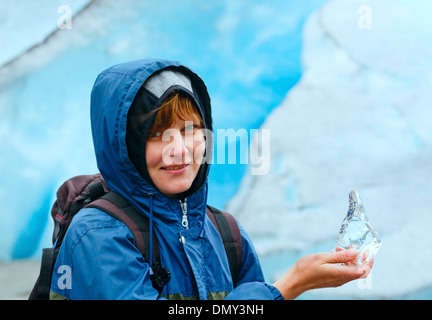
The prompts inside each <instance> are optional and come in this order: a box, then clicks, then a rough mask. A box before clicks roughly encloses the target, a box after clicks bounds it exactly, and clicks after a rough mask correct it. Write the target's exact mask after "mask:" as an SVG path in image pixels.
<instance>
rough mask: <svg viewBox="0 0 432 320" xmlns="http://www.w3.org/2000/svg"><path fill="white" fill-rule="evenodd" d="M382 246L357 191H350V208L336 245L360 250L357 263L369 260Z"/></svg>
mask: <svg viewBox="0 0 432 320" xmlns="http://www.w3.org/2000/svg"><path fill="white" fill-rule="evenodd" d="M380 246H381V238H380V236H379V234H378V233H377V232H376V231H374V230H373V228H372V225H371V223H370V222H369V219H368V218H367V216H366V214H365V210H364V206H363V203H362V202H361V200H360V196H359V194H358V192H357V191H355V190H352V191H351V192H350V193H349V208H348V213H347V215H346V217H345V219H344V220H343V222H342V227H341V229H340V231H339V235H338V239H337V242H336V247H341V248H344V249H348V248H353V249H356V250H357V251H359V252H360V254H359V255H358V258H357V264H362V263H366V262H368V261H369V260H370V259H371V258H373V257H374V256H375V255H376V254H377V252H378V250H379V248H380Z"/></svg>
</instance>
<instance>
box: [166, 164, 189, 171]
mask: <svg viewBox="0 0 432 320" xmlns="http://www.w3.org/2000/svg"><path fill="white" fill-rule="evenodd" d="M187 166H188V165H187V164H182V165H180V166H170V167H162V168H161V169H162V170H180V169H183V168H186V167H187Z"/></svg>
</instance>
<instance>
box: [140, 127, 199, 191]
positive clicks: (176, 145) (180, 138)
mask: <svg viewBox="0 0 432 320" xmlns="http://www.w3.org/2000/svg"><path fill="white" fill-rule="evenodd" d="M204 150H205V140H204V132H203V129H201V127H200V125H199V123H198V122H196V121H185V120H181V119H177V120H175V121H174V123H173V124H172V125H171V127H170V128H169V129H167V130H165V131H164V132H157V133H156V134H153V135H152V136H151V137H150V138H149V139H148V141H147V146H146V161H147V170H148V173H149V175H150V178H151V179H152V181H153V183H154V184H155V185H156V187H157V188H158V189H159V191H161V192H162V193H164V194H165V195H167V196H168V197H172V196H175V195H176V194H178V193H182V192H185V191H187V190H188V189H189V188H190V187H191V185H192V183H193V181H194V179H195V177H196V176H197V174H198V171H199V168H200V165H201V162H202V160H203V154H204Z"/></svg>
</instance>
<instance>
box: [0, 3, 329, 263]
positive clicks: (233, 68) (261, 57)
mask: <svg viewBox="0 0 432 320" xmlns="http://www.w3.org/2000/svg"><path fill="white" fill-rule="evenodd" d="M325 2H326V1H324V0H307V1H301V2H300V1H286V0H277V1H272V2H271V3H270V2H269V3H262V2H261V1H257V0H256V1H250V0H248V1H245V0H242V1H205V2H203V1H182V2H177V1H169V0H163V1H138V0H128V1H121V2H118V1H84V0H80V1H79V0H74V1H68V3H69V4H70V7H71V9H72V13H73V17H72V29H70V30H68V29H64V30H61V29H58V28H57V23H58V19H59V18H60V16H61V13H58V8H59V6H61V5H63V3H62V2H61V1H39V2H37V3H36V2H35V3H33V4H31V3H25V4H24V3H22V4H16V3H14V4H13V6H12V5H6V4H5V5H4V6H3V4H2V10H1V12H0V15H1V16H2V17H3V19H0V27H1V28H0V30H1V31H0V39H3V40H4V42H5V43H9V44H10V45H9V46H7V50H3V51H2V52H3V54H2V55H0V65H1V64H2V67H1V68H0V116H1V117H0V141H1V144H0V154H1V158H0V176H1V181H0V203H2V212H1V214H0V238H1V241H0V261H1V260H10V259H18V258H26V257H30V256H38V255H39V254H40V248H41V247H42V246H46V245H48V244H49V238H50V235H49V233H50V232H51V224H50V223H51V222H50V221H49V219H48V214H49V208H50V206H51V205H52V203H53V201H54V197H55V190H56V188H58V186H59V185H60V183H61V182H62V181H63V180H65V179H66V178H68V177H70V176H72V175H75V174H83V173H84V174H85V173H93V172H96V170H97V169H96V166H95V160H94V155H93V149H92V142H91V134H90V124H89V96H90V90H91V87H92V84H93V81H94V80H95V78H96V76H97V74H98V73H99V72H100V71H102V70H103V69H105V68H107V67H109V66H111V65H113V64H116V63H119V62H123V61H127V60H132V59H139V58H142V57H164V58H170V59H176V60H180V61H182V62H183V63H185V64H186V65H188V66H190V67H191V68H192V69H194V70H195V71H196V72H197V73H198V74H200V75H201V76H202V77H203V78H204V80H205V81H206V83H207V86H208V88H209V91H210V95H211V97H212V102H213V108H214V121H215V127H216V128H232V129H234V130H239V129H246V131H247V132H249V130H250V129H257V128H259V126H260V125H261V123H263V121H264V120H265V118H266V116H267V115H268V114H269V112H271V110H273V109H274V108H275V107H276V106H277V105H279V104H280V103H281V101H282V100H283V98H284V97H285V95H286V93H287V92H288V91H289V89H290V88H291V87H293V86H294V85H295V84H296V83H297V81H298V80H299V79H300V76H301V61H300V52H301V49H302V29H303V24H304V22H305V20H306V18H307V17H308V16H309V15H310V13H311V12H313V11H315V10H316V9H317V8H319V7H320V6H321V5H322V4H324V3H325ZM20 6H21V7H20ZM119 13H120V14H119ZM32 14H34V15H35V16H36V18H34V17H33V16H32ZM1 16H0V17H1ZM29 17H33V18H32V19H30V18H29ZM2 23H3V25H2ZM12 44H13V45H12ZM234 143H235V144H236V146H237V147H238V145H239V138H238V139H237V141H236V142H234ZM228 144H229V143H228ZM231 144H232V143H231ZM238 149H239V148H237V150H238ZM238 152H239V151H237V153H238ZM245 168H246V165H245V164H239V163H237V164H229V165H218V164H215V165H213V168H212V171H211V176H210V188H211V193H210V199H209V201H210V203H212V204H213V205H215V206H219V207H224V206H225V204H226V203H227V202H228V201H229V199H230V198H231V197H232V196H233V194H235V192H236V191H237V189H238V186H239V184H240V181H241V179H242V177H243V175H244V172H245Z"/></svg>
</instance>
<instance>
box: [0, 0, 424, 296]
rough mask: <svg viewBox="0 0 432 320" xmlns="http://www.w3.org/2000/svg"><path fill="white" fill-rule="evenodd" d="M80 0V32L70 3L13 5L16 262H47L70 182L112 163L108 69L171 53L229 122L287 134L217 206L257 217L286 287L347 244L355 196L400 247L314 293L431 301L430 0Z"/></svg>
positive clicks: (234, 181) (6, 28) (1, 122)
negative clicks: (62, 188) (100, 106)
mask: <svg viewBox="0 0 432 320" xmlns="http://www.w3.org/2000/svg"><path fill="white" fill-rule="evenodd" d="M68 3H69V4H70V6H71V8H72V11H73V13H74V16H73V19H72V21H73V26H72V29H71V30H59V29H58V28H57V19H58V18H59V16H60V15H59V13H58V12H57V9H58V7H59V6H60V5H63V2H62V1H57V0H55V1H54V0H53V1H51V0H50V1H48V0H43V1H42V0H40V1H38V3H37V4H34V7H32V5H31V4H30V3H26V4H19V3H15V2H14V4H13V5H14V7H12V4H11V5H8V4H6V3H5V4H3V3H2V5H1V10H0V26H1V27H2V28H0V40H1V41H2V44H10V45H6V46H4V45H3V46H2V50H0V51H1V54H0V141H1V143H0V154H1V157H0V176H1V181H0V203H2V206H3V208H2V212H1V213H0V239H1V240H2V241H1V242H0V261H11V260H14V259H20V258H28V257H36V258H37V257H39V255H40V252H41V248H42V247H46V246H48V245H49V244H50V237H51V232H52V224H51V221H50V220H49V208H50V206H51V205H52V203H53V201H54V198H55V190H56V189H57V188H58V187H59V185H60V184H61V183H62V182H63V181H64V180H65V179H67V178H69V177H71V176H73V175H76V174H83V173H84V174H85V173H94V172H96V171H97V168H96V165H95V159H94V155H93V146H92V142H91V133H90V122H89V97H90V90H91V87H92V85H93V82H94V80H95V78H96V76H97V74H98V73H99V72H100V71H101V70H103V69H105V68H106V67H109V66H111V65H113V64H116V63H120V62H123V61H126V60H132V59H138V58H142V57H146V56H158V57H165V58H171V59H176V60H180V61H182V62H184V63H185V64H187V65H189V66H191V67H192V69H194V70H195V71H196V72H197V73H198V74H200V75H202V76H203V78H204V80H205V81H206V83H207V86H208V87H209V91H210V95H211V97H212V103H213V108H214V119H215V128H233V129H234V130H238V129H246V130H247V131H249V130H250V129H256V128H261V129H269V130H270V132H271V148H270V151H269V152H270V155H269V158H270V159H271V167H270V172H269V173H268V174H266V175H252V174H251V172H252V170H251V169H252V168H251V166H248V165H239V164H230V165H218V164H215V165H213V166H212V170H211V175H210V179H209V184H210V190H211V192H210V197H209V202H210V203H211V204H212V205H215V206H218V207H221V208H226V210H227V211H230V212H231V213H233V214H234V215H235V216H236V218H237V219H238V220H240V222H241V223H242V225H243V226H244V227H245V229H246V230H247V231H248V233H249V234H250V236H251V238H252V239H253V241H254V244H255V246H256V248H257V251H258V253H259V255H260V259H261V261H262V265H263V268H264V271H265V276H266V278H267V280H268V281H269V282H271V281H272V280H274V279H275V278H276V277H277V276H278V275H280V274H281V273H282V272H284V271H285V270H286V268H288V267H289V266H291V265H292V264H293V263H294V262H295V260H296V259H297V258H299V257H300V256H302V255H304V254H307V253H311V252H318V251H330V250H331V249H333V247H334V243H335V241H336V237H337V232H338V229H339V227H340V222H341V220H342V218H343V217H344V215H345V212H346V194H347V192H348V191H349V190H351V189H356V190H358V191H359V192H360V193H361V194H362V200H363V201H364V203H367V208H368V217H369V218H370V220H371V222H372V223H373V225H374V227H375V228H376V229H377V230H379V231H380V235H381V237H382V239H383V245H382V247H381V248H380V252H379V255H377V257H376V259H375V265H374V268H373V271H372V275H371V276H370V277H369V278H368V279H366V280H362V281H358V282H352V283H350V284H348V285H345V286H343V287H341V288H338V289H320V290H314V291H311V292H309V293H307V294H304V295H303V296H302V297H303V298H312V299H320V298H337V299H341V298H364V299H374V298H385V299H391V298H412V297H414V298H416V297H420V298H428V299H430V298H432V289H431V288H432V274H431V273H430V272H429V270H428V269H429V268H428V265H429V264H430V262H431V259H432V257H431V256H430V255H429V254H425V252H426V253H428V252H429V251H430V249H429V247H430V246H429V243H430V242H431V237H430V235H429V234H430V232H429V226H430V225H431V222H432V221H431V220H432V216H431V215H430V211H431V209H432V208H431V205H430V204H429V202H428V199H429V193H430V191H431V190H432V184H431V182H430V181H432V180H431V178H432V177H431V174H432V170H431V169H432V168H431V166H432V161H431V160H432V159H431V158H432V153H431V151H432V150H431V144H432V130H431V127H432V126H431V125H432V109H431V108H430V101H431V98H432V97H431V95H432V92H431V90H430V88H431V85H432V66H431V64H432V61H431V60H430V57H431V56H432V55H431V53H432V45H431V43H430V39H429V38H430V36H429V35H430V30H431V28H432V25H431V23H430V22H429V17H428V14H427V13H428V12H430V10H431V9H432V4H430V2H429V1H422V0H411V1H408V0H379V1H373V2H371V3H370V4H367V3H365V2H364V1H360V0H351V1H344V0H307V1H294V0H292V1H284V0H277V1H272V2H271V4H270V3H262V2H260V1H258V0H253V1H250V0H249V1H246V0H239V1H228V0H225V1H206V2H202V1H201V2H199V1H198V2H197V1H192V0H187V1H183V2H182V3H178V2H175V1H169V0H163V1H157V2H155V1H138V0H127V1H121V2H118V1H114V0H105V1H100V0H93V1H88V0H87V1H85V0H70V1H68ZM168 7H169V8H170V9H169V10H166V8H168ZM364 8H366V9H369V12H368V10H366V11H364V10H360V9H364ZM23 12H27V13H26V14H27V16H26V15H23ZM29 12H30V13H32V12H36V16H37V17H38V18H37V20H34V19H35V18H32V19H33V20H32V19H30V18H29V17H31V14H30V13H29ZM119 12H120V13H121V14H119ZM6 13H7V14H6ZM367 13H370V16H369V17H368V16H366V19H367V18H370V19H371V21H370V22H371V23H370V24H366V25H364V24H363V23H364V18H365V16H364V15H366V14H367ZM14 14H15V15H16V17H14ZM6 17H8V18H6ZM26 17H27V18H26ZM18 24H19V26H20V28H18V27H17V25H18ZM18 38H19V39H18ZM250 139H251V140H252V139H253V137H250ZM236 143H238V141H237V142H236ZM257 146H258V148H259V144H257V145H255V144H253V143H251V148H252V149H254V148H256V147H257ZM258 151H259V150H258ZM258 153H259V152H258ZM417 239H421V240H422V241H418V240H417ZM302 297H301V298H302Z"/></svg>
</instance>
